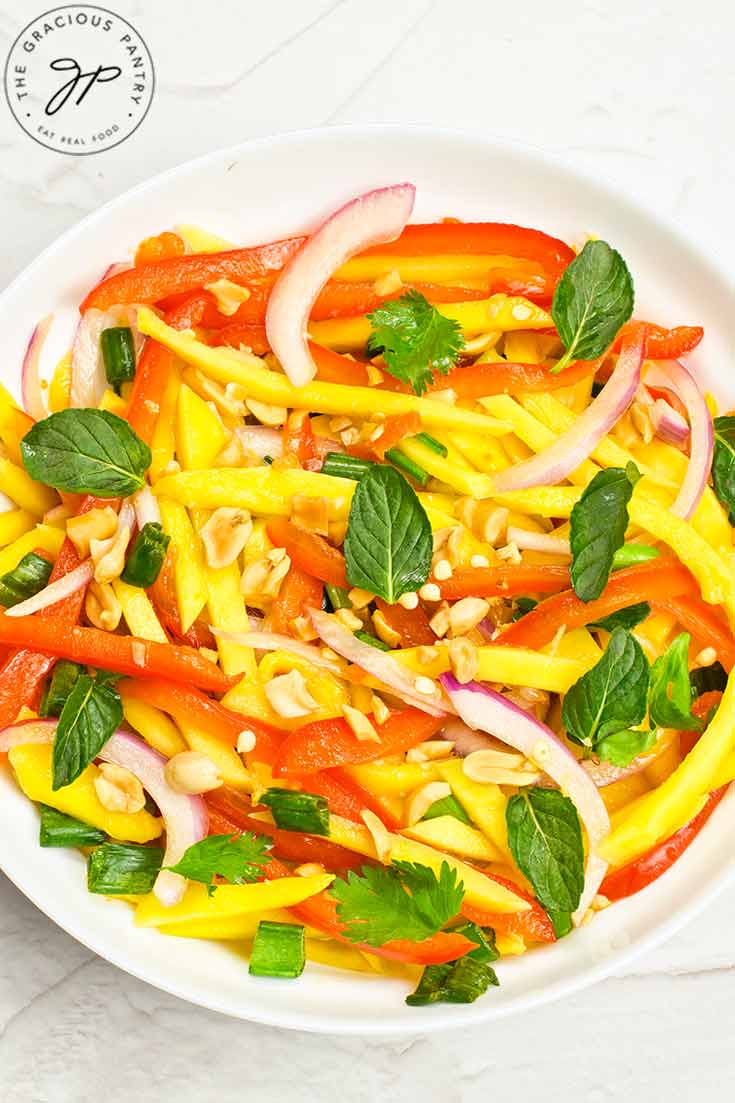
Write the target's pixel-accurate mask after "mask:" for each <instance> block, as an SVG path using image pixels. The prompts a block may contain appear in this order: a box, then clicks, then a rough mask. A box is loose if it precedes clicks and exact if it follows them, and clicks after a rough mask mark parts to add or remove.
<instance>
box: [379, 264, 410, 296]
mask: <svg viewBox="0 0 735 1103" xmlns="http://www.w3.org/2000/svg"><path fill="white" fill-rule="evenodd" d="M402 287H403V280H402V279H401V274H400V272H399V271H398V269H397V268H391V270H390V272H386V273H385V274H384V275H382V276H378V278H377V279H376V280H375V283H374V284H373V290H374V292H375V294H376V295H380V296H381V298H382V297H384V296H386V295H393V294H395V292H396V291H400V290H401V288H402Z"/></svg>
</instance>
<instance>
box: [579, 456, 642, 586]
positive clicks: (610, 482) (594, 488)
mask: <svg viewBox="0 0 735 1103" xmlns="http://www.w3.org/2000/svg"><path fill="white" fill-rule="evenodd" d="M639 478H640V472H639V471H638V468H637V467H636V466H635V464H634V463H629V464H628V466H627V467H626V468H625V469H623V468H622V467H608V468H607V470H605V471H600V472H599V473H598V474H597V475H595V477H594V479H592V480H591V482H590V483H589V484H588V485H587V486H586V487H585V489H584V490H583V491H582V496H581V498H580V499H579V501H578V502H577V504H576V505H575V506H574V509H573V510H572V514H571V517H570V521H569V523H570V533H569V539H570V543H571V546H572V566H571V568H570V574H571V579H572V586H573V587H574V592H575V594H576V595H577V597H579V598H581V599H582V601H593V600H594V599H595V598H598V597H599V596H600V594H601V593H602V591H603V590H604V589H605V586H606V585H607V580H608V578H609V576H610V571H611V570H612V565H613V556H614V555H615V552H616V551H617V550H618V548H620V547H622V545H623V542H624V540H625V530H626V529H627V527H628V502H629V501H630V496H631V494H632V493H633V487H634V486H635V484H636V483H637V482H638V479H639Z"/></svg>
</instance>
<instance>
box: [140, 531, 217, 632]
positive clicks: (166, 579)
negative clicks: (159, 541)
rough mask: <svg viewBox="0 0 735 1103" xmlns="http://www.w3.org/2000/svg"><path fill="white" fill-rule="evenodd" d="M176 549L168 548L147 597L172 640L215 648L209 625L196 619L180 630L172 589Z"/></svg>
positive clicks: (177, 607) (175, 599)
mask: <svg viewBox="0 0 735 1103" xmlns="http://www.w3.org/2000/svg"><path fill="white" fill-rule="evenodd" d="M175 561H176V549H175V548H173V547H170V548H169V549H168V552H167V553H166V558H165V559H164V561H163V566H162V567H161V570H160V571H159V572H158V578H157V579H156V581H155V582H154V583H153V585H152V586H151V587H150V589H149V590H148V596H149V598H150V599H151V601H152V602H153V605H154V606H155V610H156V614H157V616H158V619H159V620H160V622H161V624H162V625H163V627H164V628H165V629H166V631H167V632H168V633H169V635H171V636H173V637H174V639H176V640H180V641H181V642H182V643H186V644H188V645H189V647H215V646H216V641H215V638H214V636H213V635H212V633H211V632H210V630H209V625H208V624H207V623H206V622H205V621H204V620H202V619H201V617H198V618H197V619H196V620H195V621H194V623H193V624H192V625H191V627H189V628H187V630H186V632H184V631H182V628H181V617H180V615H179V603H178V601H177V598H176V590H175V588H174V566H175Z"/></svg>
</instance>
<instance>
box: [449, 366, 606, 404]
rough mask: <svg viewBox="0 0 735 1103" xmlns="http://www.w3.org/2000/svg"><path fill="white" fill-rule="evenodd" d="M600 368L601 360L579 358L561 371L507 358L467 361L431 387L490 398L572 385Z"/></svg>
mask: <svg viewBox="0 0 735 1103" xmlns="http://www.w3.org/2000/svg"><path fill="white" fill-rule="evenodd" d="M598 368H599V361H598V360H578V361H577V362H576V363H574V364H572V365H571V366H570V367H568V368H565V369H564V371H562V372H559V373H558V375H553V374H552V372H550V371H549V369H548V368H546V367H544V365H543V364H514V363H506V362H505V361H498V362H497V363H493V362H492V361H487V362H481V363H479V364H467V365H466V366H465V367H459V368H453V369H452V371H450V372H449V374H448V375H442V376H439V377H438V379H436V380H435V381H434V383H433V384H432V386H431V387H430V388H429V390H446V389H447V388H449V389H450V390H452V391H454V392H455V394H457V395H458V396H459V397H460V398H490V397H491V396H492V395H496V394H539V393H541V392H545V391H555V390H558V389H559V388H561V387H571V386H572V384H573V383H578V382H579V381H580V380H581V379H586V377H587V376H588V375H594V374H595V372H596V371H597V370H598Z"/></svg>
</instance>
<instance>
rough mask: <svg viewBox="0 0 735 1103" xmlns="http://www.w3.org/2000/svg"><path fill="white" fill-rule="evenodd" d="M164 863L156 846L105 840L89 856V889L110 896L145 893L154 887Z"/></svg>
mask: <svg viewBox="0 0 735 1103" xmlns="http://www.w3.org/2000/svg"><path fill="white" fill-rule="evenodd" d="M162 862H163V850H161V848H160V847H157V846H134V845H133V844H132V843H103V844H102V846H98V847H97V848H96V849H95V850H93V851H92V853H91V854H90V856H89V860H88V862H87V888H88V889H89V891H90V892H96V893H103V894H105V895H107V896H142V895H143V894H144V893H146V892H150V891H151V889H152V888H153V885H154V883H155V880H156V877H157V876H158V871H159V870H160V868H161V863H162Z"/></svg>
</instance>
